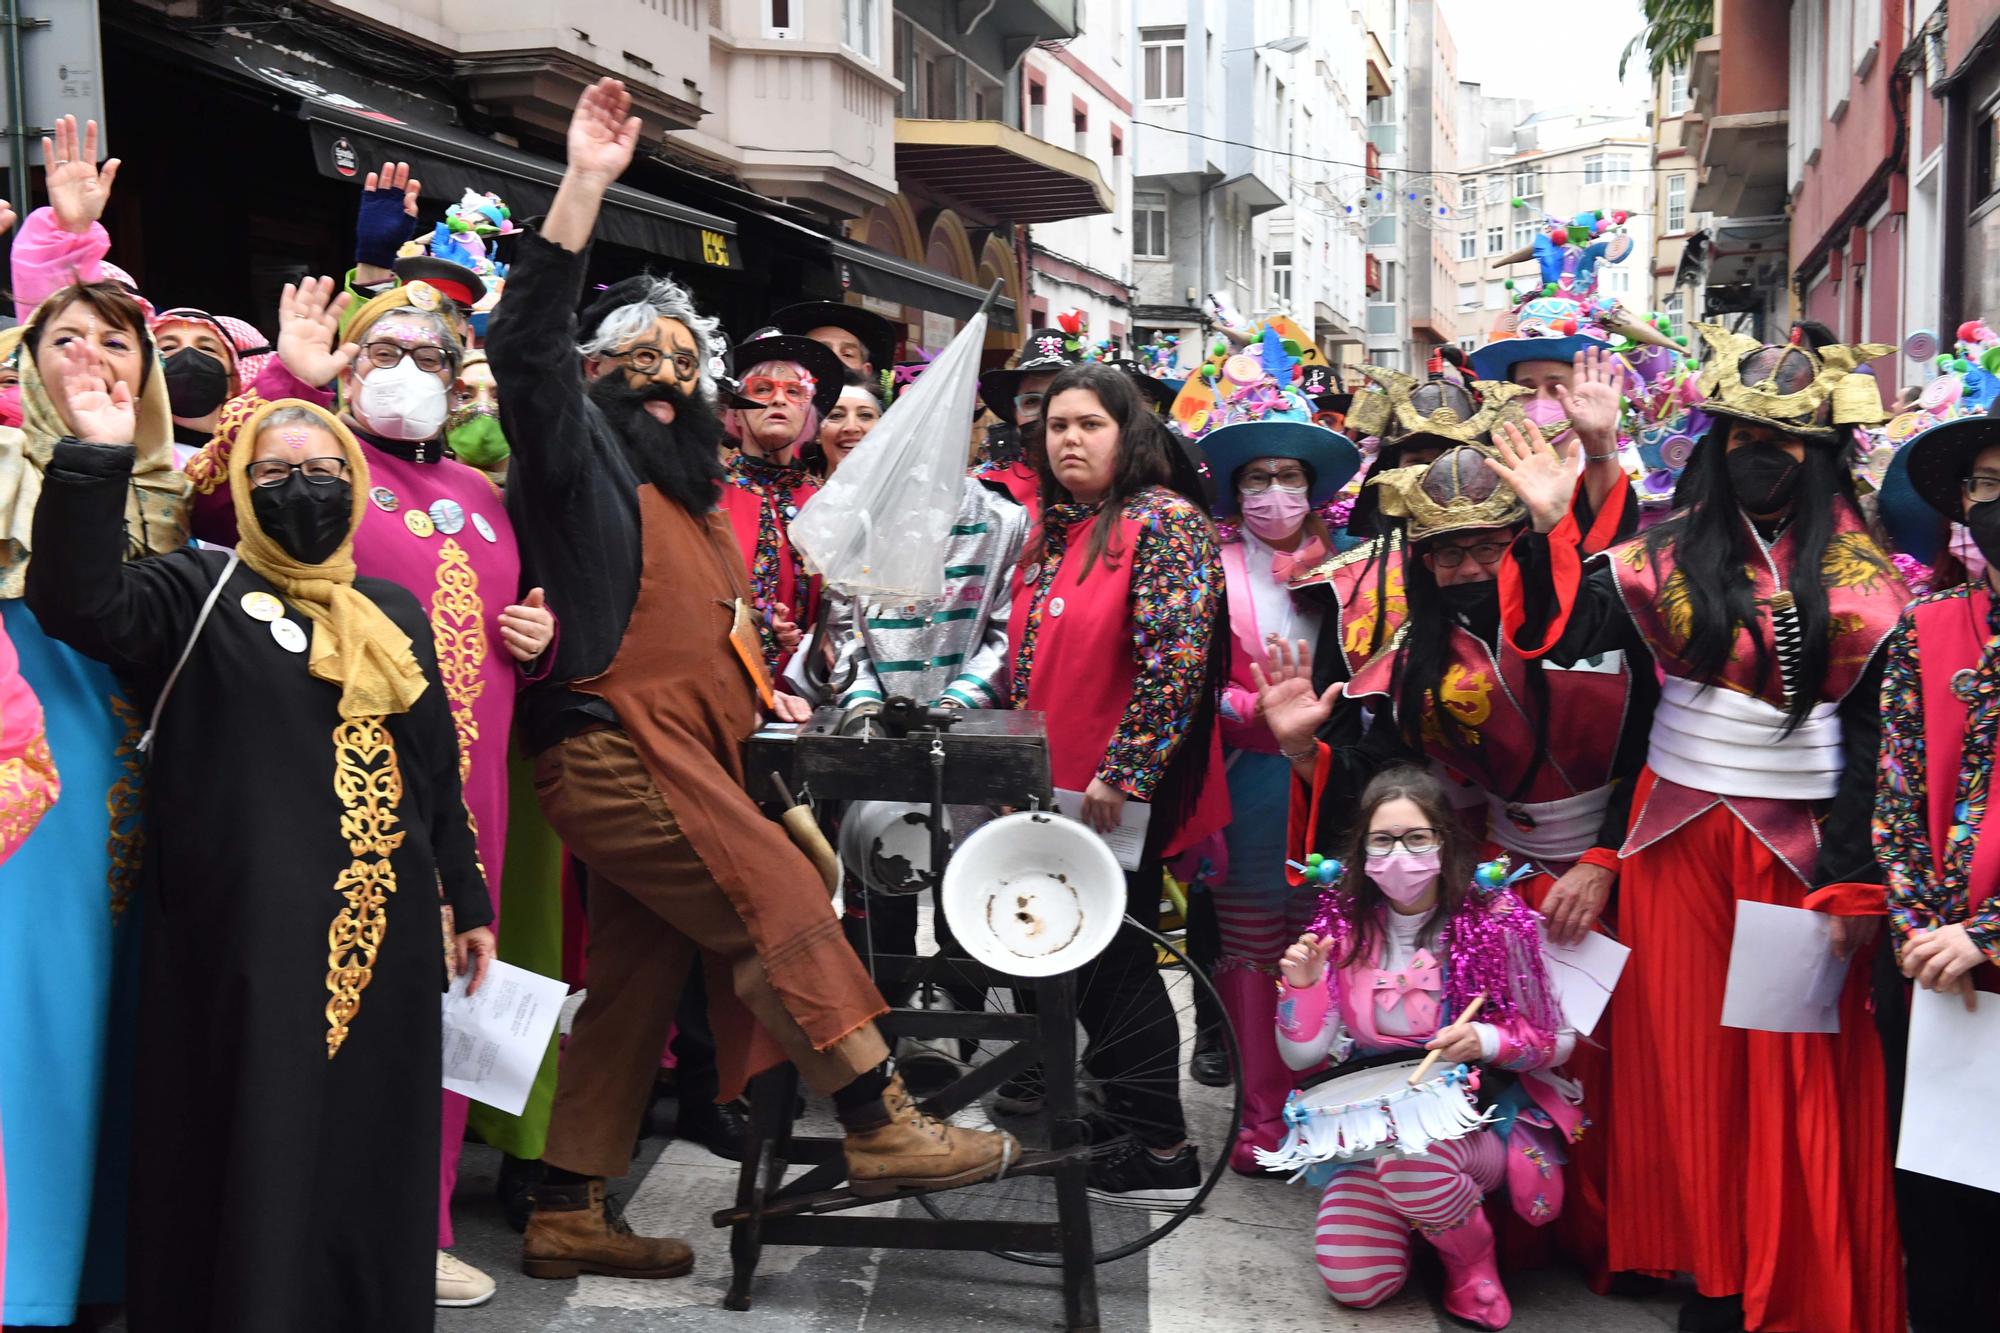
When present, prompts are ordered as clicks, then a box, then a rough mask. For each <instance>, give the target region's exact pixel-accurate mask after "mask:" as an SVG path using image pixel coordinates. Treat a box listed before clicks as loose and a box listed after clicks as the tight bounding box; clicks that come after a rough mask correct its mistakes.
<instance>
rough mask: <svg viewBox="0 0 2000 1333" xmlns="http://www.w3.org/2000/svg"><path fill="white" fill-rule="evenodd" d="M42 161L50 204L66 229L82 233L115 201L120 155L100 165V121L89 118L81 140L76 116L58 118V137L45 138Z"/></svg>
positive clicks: (56, 134) (59, 222)
mask: <svg viewBox="0 0 2000 1333" xmlns="http://www.w3.org/2000/svg"><path fill="white" fill-rule="evenodd" d="M42 162H43V164H44V166H45V167H46V168H47V175H48V187H49V207H50V208H52V209H54V210H55V214H56V222H57V223H58V224H60V225H61V227H62V229H63V230H64V231H69V232H76V233H78V234H79V235H80V234H82V233H83V232H86V231H89V230H90V224H91V223H93V222H95V221H97V220H98V219H99V218H101V217H103V216H104V206H105V205H106V204H108V203H110V202H111V182H112V181H113V180H115V179H117V177H118V159H117V158H115V157H114V158H112V159H111V160H110V161H109V162H106V163H105V164H104V166H103V167H102V168H99V167H98V165H97V122H96V121H94V120H93V121H89V122H87V123H86V124H85V126H84V130H83V138H82V142H81V143H79V142H78V140H77V132H76V117H75V116H64V117H63V118H62V119H60V120H58V121H57V122H56V132H55V137H54V138H52V139H49V138H45V139H43V140H42Z"/></svg>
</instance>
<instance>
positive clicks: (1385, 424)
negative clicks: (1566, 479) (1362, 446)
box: [1347, 366, 1529, 446]
mask: <svg viewBox="0 0 2000 1333" xmlns="http://www.w3.org/2000/svg"><path fill="white" fill-rule="evenodd" d="M1361 373H1362V374H1364V375H1366V376H1367V377H1368V378H1369V379H1370V380H1371V381H1373V382H1374V384H1375V386H1376V387H1375V388H1374V389H1372V390H1370V391H1368V392H1365V393H1357V394H1355V395H1354V401H1353V403H1351V404H1349V406H1348V409H1347V428H1348V429H1349V430H1350V431H1352V432H1353V433H1354V434H1356V435H1377V436H1380V437H1381V439H1382V442H1383V443H1384V444H1391V445H1393V444H1400V443H1402V442H1403V441H1405V440H1408V439H1410V438H1411V437H1412V436H1417V435H1435V436H1437V437H1438V438H1439V439H1444V440H1450V441H1452V442H1454V443H1457V444H1471V445H1479V446H1485V445H1486V443H1487V439H1486V437H1487V435H1488V433H1489V432H1490V431H1491V430H1492V429H1493V427H1494V426H1496V425H1498V424H1499V423H1500V422H1501V421H1504V420H1508V419H1510V418H1511V417H1512V416H1513V415H1514V414H1517V413H1518V412H1519V410H1520V409H1519V408H1516V407H1511V405H1512V404H1513V402H1514V400H1515V399H1517V398H1525V397H1526V396H1527V395H1528V393H1529V391H1528V390H1527V389H1524V388H1522V387H1521V386H1519V385H1517V384H1499V383H1489V382H1480V383H1476V384H1474V385H1473V388H1474V389H1475V390H1477V391H1478V393H1479V395H1480V397H1479V400H1478V401H1477V402H1476V403H1475V401H1474V400H1473V397H1472V394H1471V393H1468V392H1467V391H1466V390H1465V389H1464V388H1462V387H1460V386H1459V385H1456V384H1452V383H1450V382H1448V381H1445V380H1429V381H1419V380H1417V379H1416V378H1415V377H1413V376H1410V375H1406V374H1404V373H1403V372H1402V371H1400V370H1385V369H1383V368H1382V367H1381V366H1363V367H1361ZM1510 408H1511V410H1510Z"/></svg>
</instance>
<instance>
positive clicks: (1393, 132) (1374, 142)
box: [1368, 124, 1403, 155]
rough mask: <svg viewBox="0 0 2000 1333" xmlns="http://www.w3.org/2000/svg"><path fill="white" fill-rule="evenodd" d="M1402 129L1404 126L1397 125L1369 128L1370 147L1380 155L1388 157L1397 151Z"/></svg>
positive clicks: (1371, 126) (1372, 126)
mask: <svg viewBox="0 0 2000 1333" xmlns="http://www.w3.org/2000/svg"><path fill="white" fill-rule="evenodd" d="M1402 128H1403V127H1402V126H1400V125H1396V124H1388V125H1370V126H1369V127H1368V146H1369V147H1370V148H1373V149H1374V150H1375V151H1376V152H1377V153H1378V154H1382V155H1386V154H1390V153H1394V152H1395V151H1396V143H1397V140H1398V138H1399V137H1400V136H1399V131H1401V129H1402Z"/></svg>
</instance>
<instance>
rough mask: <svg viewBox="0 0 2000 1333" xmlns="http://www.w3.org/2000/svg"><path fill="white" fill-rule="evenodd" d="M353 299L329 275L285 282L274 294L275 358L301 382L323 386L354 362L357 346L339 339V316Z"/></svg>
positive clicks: (332, 380)
mask: <svg viewBox="0 0 2000 1333" xmlns="http://www.w3.org/2000/svg"><path fill="white" fill-rule="evenodd" d="M353 299H354V298H353V294H352V293H350V292H343V291H339V290H338V289H337V287H336V285H335V283H334V280H333V279H332V278H306V279H305V280H303V281H302V282H299V283H298V284H297V285H294V284H292V283H289V282H288V283H286V284H285V290H284V293H283V294H282V295H280V296H279V297H278V360H279V361H281V362H283V363H284V367H285V369H286V370H289V371H291V372H292V374H293V375H295V376H297V377H298V378H299V380H300V381H301V382H302V383H305V384H310V385H312V386H313V387H314V388H315V389H323V388H325V387H326V386H327V385H329V384H331V383H333V382H334V381H335V380H337V379H339V378H340V376H341V373H342V372H343V371H345V370H346V369H347V368H348V367H349V366H351V365H353V364H354V358H355V356H356V355H357V354H358V353H359V352H360V351H361V347H360V345H359V344H358V343H341V342H340V316H341V314H342V312H344V311H345V310H346V309H347V303H348V302H349V301H351V300H353Z"/></svg>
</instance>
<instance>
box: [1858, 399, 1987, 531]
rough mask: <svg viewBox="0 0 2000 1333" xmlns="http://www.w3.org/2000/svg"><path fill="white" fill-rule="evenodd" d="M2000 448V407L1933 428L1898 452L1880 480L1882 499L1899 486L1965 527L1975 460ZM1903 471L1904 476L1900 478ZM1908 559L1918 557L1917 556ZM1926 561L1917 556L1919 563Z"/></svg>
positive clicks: (1955, 419)
mask: <svg viewBox="0 0 2000 1333" xmlns="http://www.w3.org/2000/svg"><path fill="white" fill-rule="evenodd" d="M1996 444H2000V402H1995V403H1994V404H1993V406H1992V407H1989V408H1988V409H1987V410H1986V411H1985V412H1979V413H1972V414H1969V415H1967V416H1962V417H1956V418H1954V419H1952V420H1950V421H1947V422H1944V423H1943V424H1941V425H1936V426H1932V427H1931V428H1930V429H1929V430H1927V431H1923V432H1922V433H1920V434H1918V435H1916V436H1914V437H1913V438H1912V439H1911V440H1910V441H1909V443H1907V444H1905V445H1904V446H1903V447H1902V448H1901V449H1898V450H1897V451H1896V457H1895V458H1894V459H1893V460H1891V462H1890V464H1889V471H1888V474H1887V475H1886V476H1884V477H1883V478H1882V495H1883V497H1884V498H1885V500H1886V499H1887V498H1888V497H1889V496H1890V495H1891V488H1892V484H1894V483H1899V482H1900V484H1902V485H1907V486H1908V487H1909V488H1910V490H1911V491H1912V492H1914V493H1915V494H1916V495H1917V497H1918V498H1920V499H1922V500H1923V501H1924V502H1925V503H1926V504H1928V505H1929V506H1930V507H1931V508H1932V509H1933V510H1935V511H1936V512H1937V513H1939V514H1941V515H1943V516H1944V517H1945V518H1947V519H1950V520H1951V521H1952V522H1954V523H1960V522H1963V521H1964V514H1965V511H1964V509H1963V508H1961V506H1962V504H1963V503H1964V500H1963V492H1962V491H1961V490H1960V484H1961V483H1962V482H1963V481H1964V480H1965V477H1966V474H1967V473H1969V472H1971V471H1972V460H1973V459H1975V458H1977V457H1979V455H1980V453H1981V452H1982V451H1984V450H1987V449H1991V448H1992V447H1993V446H1994V445H1996ZM1899 471H1900V472H1902V473H1903V474H1905V475H1903V476H1902V477H1900V478H1899V477H1898V476H1897V473H1898V472H1899ZM1892 535H1893V534H1892ZM1898 545H1899V546H1900V545H1901V543H1900V542H1898ZM1909 554H1911V555H1917V553H1916V552H1915V551H1910V552H1909ZM1923 558H1924V557H1923V556H1920V555H1917V559H1919V560H1922V559H1923Z"/></svg>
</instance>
